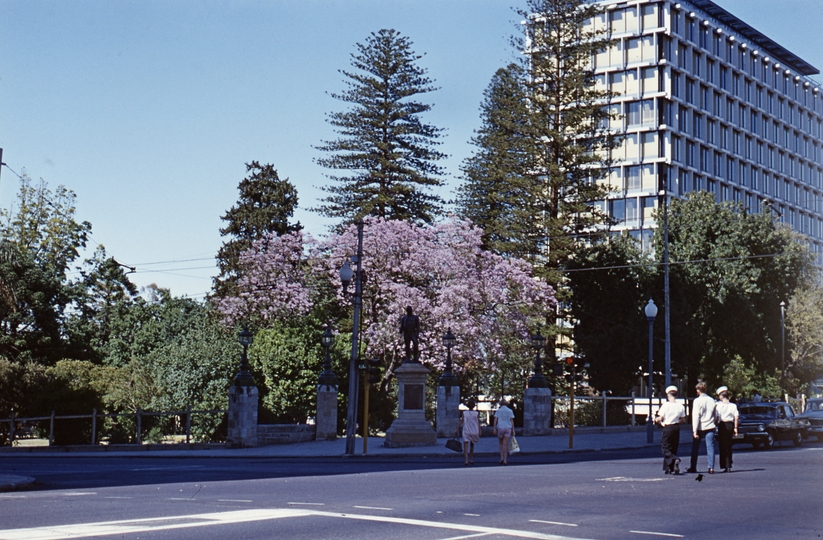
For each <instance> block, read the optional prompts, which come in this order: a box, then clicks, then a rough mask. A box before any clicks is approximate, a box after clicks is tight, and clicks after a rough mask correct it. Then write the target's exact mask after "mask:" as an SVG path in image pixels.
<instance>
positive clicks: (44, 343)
mask: <svg viewBox="0 0 823 540" xmlns="http://www.w3.org/2000/svg"><path fill="white" fill-rule="evenodd" d="M74 204H75V195H74V193H73V192H71V191H70V190H68V189H66V188H65V187H63V186H59V187H58V188H57V190H55V191H54V192H52V191H51V190H49V188H48V185H47V184H46V183H45V182H43V181H41V182H40V183H39V184H38V185H37V186H33V185H32V182H31V180H30V179H29V178H28V177H27V176H25V175H24V176H23V179H22V181H21V184H20V192H19V193H18V196H17V205H16V208H9V209H0V355H3V356H5V357H6V358H9V359H11V360H14V361H28V360H34V361H37V362H41V363H43V364H46V365H51V364H54V363H55V362H56V361H57V360H59V359H61V358H63V357H65V355H66V353H67V348H69V342H68V340H69V337H70V336H69V335H67V333H66V332H65V324H64V323H65V319H66V317H67V307H68V306H70V305H71V304H72V303H73V302H75V301H76V300H77V288H76V287H75V286H74V284H73V283H72V282H71V281H70V280H69V279H68V277H67V271H68V270H69V266H70V265H71V263H72V262H74V261H75V260H76V259H77V257H78V256H79V250H80V249H82V248H83V247H85V245H86V242H87V239H88V234H89V232H90V231H91V225H90V224H89V223H88V222H82V223H78V222H77V221H76V219H75V206H74Z"/></svg>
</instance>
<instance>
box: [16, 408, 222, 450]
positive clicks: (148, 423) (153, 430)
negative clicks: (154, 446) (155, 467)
mask: <svg viewBox="0 0 823 540" xmlns="http://www.w3.org/2000/svg"><path fill="white" fill-rule="evenodd" d="M227 414H228V410H224V409H215V410H204V411H197V410H192V409H191V407H189V408H187V409H186V410H184V411H164V412H159V411H144V410H142V409H137V411H136V412H133V413H102V412H98V411H97V409H92V412H91V414H69V415H58V414H56V413H55V411H52V412H51V415H49V416H33V417H26V418H23V417H17V416H16V415H15V413H14V411H12V412H11V417H10V418H2V419H0V444H2V445H7V446H12V445H14V443H15V441H20V440H22V439H33V438H37V439H46V438H47V440H48V444H49V446H52V445H54V444H55V441H56V434H58V433H60V432H61V431H62V432H63V433H65V432H66V431H67V430H70V431H71V435H70V436H68V437H63V438H65V439H68V440H70V441H71V443H72V444H90V445H92V446H94V445H98V444H111V443H112V442H115V443H125V444H133V445H142V444H144V442H152V443H153V442H180V443H185V444H190V443H191V440H192V419H193V418H194V417H195V416H197V415H209V416H211V417H212V418H211V422H210V424H212V425H219V424H225V422H226V419H227ZM159 418H160V419H162V418H165V419H166V421H165V422H156V421H155V420H156V419H159ZM78 422H79V423H78ZM107 423H108V425H106V424H107ZM61 427H62V428H63V429H62V430H61ZM66 428H68V429H66ZM129 428H131V430H130V431H131V433H124V430H129ZM113 433H118V434H119V437H117V436H115V437H113V436H112V434H113ZM79 434H83V435H84V436H83V439H82V440H78V435H79ZM101 435H102V436H101ZM59 439H60V437H57V444H61V443H62V441H60V440H59ZM147 439H148V440H147Z"/></svg>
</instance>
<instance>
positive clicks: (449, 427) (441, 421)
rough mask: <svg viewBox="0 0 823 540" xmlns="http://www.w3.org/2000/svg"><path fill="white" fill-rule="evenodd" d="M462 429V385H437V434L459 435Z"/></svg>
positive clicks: (440, 435) (443, 435)
mask: <svg viewBox="0 0 823 540" xmlns="http://www.w3.org/2000/svg"><path fill="white" fill-rule="evenodd" d="M459 430H460V387H459V386H438V387H437V436H438V437H449V438H452V437H457V436H458V435H459Z"/></svg>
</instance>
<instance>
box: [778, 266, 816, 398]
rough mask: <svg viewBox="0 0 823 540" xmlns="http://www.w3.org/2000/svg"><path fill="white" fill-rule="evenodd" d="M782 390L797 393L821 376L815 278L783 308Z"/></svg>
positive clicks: (798, 290) (803, 286)
mask: <svg viewBox="0 0 823 540" xmlns="http://www.w3.org/2000/svg"><path fill="white" fill-rule="evenodd" d="M786 336H787V347H788V348H789V349H790V351H789V352H788V353H787V365H786V366H785V369H786V378H785V383H786V390H787V392H788V393H789V394H797V393H799V392H801V391H803V390H804V386H805V385H807V384H808V383H810V382H811V381H814V380H816V379H818V378H820V377H821V376H823V287H822V286H821V284H820V283H819V282H818V281H815V282H810V283H807V284H804V285H802V286H801V287H799V288H798V289H797V290H796V291H795V294H794V295H793V296H792V298H791V299H790V300H789V301H788V306H787V309H786Z"/></svg>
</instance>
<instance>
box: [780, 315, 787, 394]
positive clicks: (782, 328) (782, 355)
mask: <svg viewBox="0 0 823 540" xmlns="http://www.w3.org/2000/svg"><path fill="white" fill-rule="evenodd" d="M785 383H786V302H780V399H784V397H785V394H786V390H785V389H784V387H785Z"/></svg>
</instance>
